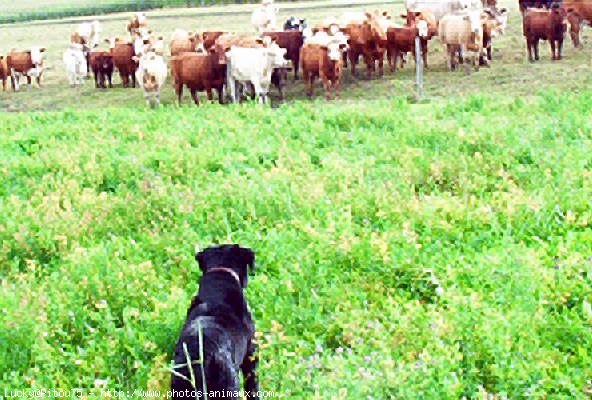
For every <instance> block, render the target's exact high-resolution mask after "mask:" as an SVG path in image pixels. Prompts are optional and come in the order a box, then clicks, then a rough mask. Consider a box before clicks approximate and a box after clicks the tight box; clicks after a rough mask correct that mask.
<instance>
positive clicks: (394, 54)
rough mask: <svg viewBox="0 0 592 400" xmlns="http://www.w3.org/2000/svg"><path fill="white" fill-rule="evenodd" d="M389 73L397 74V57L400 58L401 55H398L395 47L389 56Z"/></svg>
mask: <svg viewBox="0 0 592 400" xmlns="http://www.w3.org/2000/svg"><path fill="white" fill-rule="evenodd" d="M391 57H392V59H391V62H390V64H391V71H392V72H397V61H399V57H401V55H400V54H399V49H398V48H397V47H395V48H394V49H393V50H392V54H391Z"/></svg>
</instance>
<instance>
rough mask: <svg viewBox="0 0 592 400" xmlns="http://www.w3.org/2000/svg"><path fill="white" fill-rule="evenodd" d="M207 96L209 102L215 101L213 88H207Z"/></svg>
mask: <svg viewBox="0 0 592 400" xmlns="http://www.w3.org/2000/svg"><path fill="white" fill-rule="evenodd" d="M206 94H207V96H208V100H209V101H212V100H214V95H213V94H212V88H211V87H206Z"/></svg>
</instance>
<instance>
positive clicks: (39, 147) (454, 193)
mask: <svg viewBox="0 0 592 400" xmlns="http://www.w3.org/2000/svg"><path fill="white" fill-rule="evenodd" d="M591 109H592V92H590V91H589V90H584V91H583V92H581V93H579V94H565V93H560V92H557V91H553V90H545V91H542V92H540V93H539V94H537V95H536V96H533V97H532V98H531V99H530V100H523V99H522V98H520V97H508V96H505V97H501V96H483V95H474V96H470V97H467V98H464V99H451V100H448V101H441V102H434V103H431V104H427V105H412V104H409V103H407V101H406V100H404V99H401V98H391V99H385V100H379V101H365V102H355V103H345V102H343V103H333V104H327V103H325V102H322V101H321V102H312V103H309V102H295V103H294V104H290V105H285V106H282V107H281V108H280V109H278V110H272V109H269V108H265V107H259V106H255V105H250V104H244V105H239V106H227V107H219V106H217V105H204V106H202V107H200V108H195V107H182V108H179V107H169V106H167V107H163V108H161V109H159V110H157V111H155V112H152V111H148V110H144V109H131V108H111V109H105V110H91V111H72V110H66V111H62V112H53V113H30V114H3V115H0V125H1V126H2V127H3V133H2V135H1V136H0V154H1V157H0V174H1V175H0V176H1V177H2V185H0V198H1V200H0V239H1V241H2V247H1V248H0V277H1V281H0V282H1V284H0V310H2V312H0V383H1V384H0V387H4V388H23V387H31V388H40V387H47V386H49V387H61V388H72V387H84V388H93V387H95V385H96V384H98V383H97V382H100V381H97V380H106V381H108V383H107V387H108V388H110V389H136V388H149V389H161V390H166V388H167V385H168V383H167V382H168V373H167V371H166V367H167V366H168V363H169V359H170V357H171V351H172V349H173V346H174V343H175V340H176V338H177V335H178V331H179V329H180V326H181V324H182V322H183V320H184V317H185V312H186V308H187V306H188V305H189V302H190V299H191V296H192V295H193V294H194V292H195V290H196V288H197V280H198V278H199V272H198V267H197V264H196V263H195V261H194V260H193V255H194V254H193V251H194V246H195V244H196V243H199V245H200V246H202V247H203V246H206V245H209V244H211V243H216V242H226V241H233V242H239V243H241V244H243V245H247V246H251V247H252V248H254V249H255V251H256V253H257V271H256V274H255V276H254V277H253V279H252V280H251V282H250V286H249V288H248V290H247V296H248V298H249V301H250V304H251V308H252V310H253V312H254V316H255V320H256V324H257V328H258V331H259V333H260V334H259V335H258V337H259V342H260V346H261V347H260V348H261V351H260V356H261V364H260V368H259V373H260V376H261V381H262V388H263V389H266V390H276V391H277V392H279V393H281V394H283V395H284V396H285V397H284V398H289V399H315V398H316V399H328V398H347V399H356V398H368V396H372V398H375V399H387V398H401V399H417V398H424V399H459V398H461V397H462V396H466V397H467V398H483V397H482V396H484V395H485V393H492V394H497V395H499V396H504V395H505V396H507V398H511V399H517V398H536V399H543V398H547V399H585V398H586V394H585V391H590V390H591V388H590V384H589V383H586V382H587V380H590V379H592V354H591V349H592V333H591V328H592V315H591V312H590V309H589V304H590V303H592V295H591V289H592V263H591V261H590V255H591V254H592V253H591V250H592V231H591V230H590V224H591V223H592V212H591V207H590V199H591V198H592V141H591V139H592V122H591V121H592V120H591V119H590V110H591Z"/></svg>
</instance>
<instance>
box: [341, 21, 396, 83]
mask: <svg viewBox="0 0 592 400" xmlns="http://www.w3.org/2000/svg"><path fill="white" fill-rule="evenodd" d="M365 15H366V18H367V19H366V20H365V21H364V23H362V24H349V25H347V26H346V27H345V28H344V29H343V33H345V34H346V35H348V36H349V38H350V39H349V51H348V54H347V55H348V58H349V61H350V63H351V71H352V74H353V75H356V65H357V63H358V59H359V58H360V55H362V56H363V57H364V62H365V64H366V75H367V77H368V78H370V77H371V75H372V71H375V70H376V62H377V61H378V69H379V75H380V76H382V74H383V64H384V54H385V51H386V41H387V37H386V32H384V30H383V29H382V27H381V26H380V24H379V23H378V20H376V19H375V18H374V16H373V15H372V14H369V13H366V14H365ZM344 63H345V64H346V66H347V60H344Z"/></svg>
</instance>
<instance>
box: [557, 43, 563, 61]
mask: <svg viewBox="0 0 592 400" xmlns="http://www.w3.org/2000/svg"><path fill="white" fill-rule="evenodd" d="M562 48H563V39H559V40H558V41H557V59H558V60H561V49H562Z"/></svg>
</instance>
